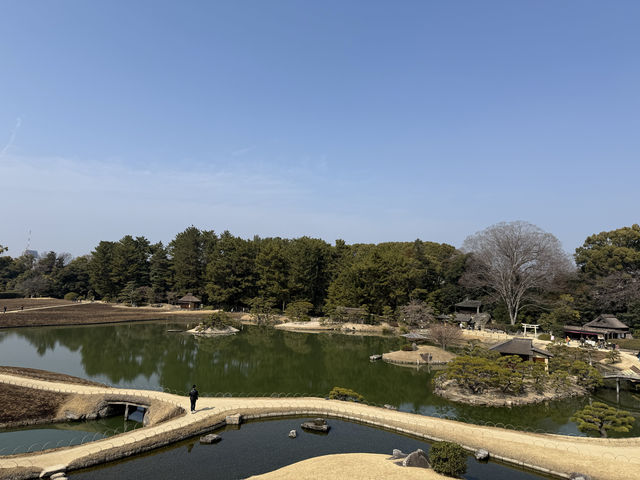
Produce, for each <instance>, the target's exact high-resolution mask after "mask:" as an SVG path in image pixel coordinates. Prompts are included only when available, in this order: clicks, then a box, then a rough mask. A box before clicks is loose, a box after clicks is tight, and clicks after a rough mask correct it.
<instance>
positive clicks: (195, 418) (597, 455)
mask: <svg viewBox="0 0 640 480" xmlns="http://www.w3.org/2000/svg"><path fill="white" fill-rule="evenodd" d="M0 382H2V383H8V384H11V385H22V386H29V387H30V388H35V389H38V390H45V391H59V390H62V391H64V392H65V393H72V394H76V395H79V396H83V395H96V394H108V395H109V396H110V397H111V399H112V400H113V401H117V399H122V398H125V397H130V398H133V399H136V398H137V399H138V400H140V399H142V398H145V399H148V400H150V401H153V400H154V399H155V400H159V401H163V402H166V403H167V404H171V405H173V406H176V407H180V408H183V409H185V410H186V409H187V408H188V402H189V400H188V397H185V396H177V395H173V394H169V393H163V392H158V391H153V390H136V389H117V388H102V387H94V386H87V385H75V384H62V383H56V382H47V381H44V380H33V379H32V378H24V377H17V376H12V375H7V374H0ZM198 406H199V409H198V410H197V411H196V413H195V414H194V415H182V416H180V417H177V418H172V419H170V420H167V421H165V422H163V423H162V424H156V425H154V426H148V427H144V428H140V429H136V430H133V431H130V432H126V433H122V434H119V435H115V436H113V437H109V438H107V439H102V440H97V441H94V442H89V443H86V444H83V445H79V446H74V447H69V448H65V449H61V450H57V451H44V452H39V453H30V454H25V455H22V456H12V457H0V476H2V474H3V473H6V472H7V471H8V469H11V470H15V469H20V470H21V471H22V472H23V473H24V474H25V475H26V474H27V473H26V472H27V470H28V471H29V472H33V471H34V469H37V470H38V471H43V472H44V473H45V474H47V475H50V474H51V473H53V470H54V469H57V470H55V471H66V470H74V469H79V468H84V467H88V466H92V465H97V464H101V463H106V462H109V461H112V460H117V459H120V458H124V457H127V456H130V455H134V454H137V453H142V452H145V451H149V450H153V449H156V448H158V447H161V446H165V445H168V444H171V443H175V442H176V441H179V440H182V439H185V438H188V437H193V436H196V435H199V434H202V433H205V432H207V433H208V432H211V431H213V430H216V429H217V428H220V427H221V426H223V425H225V424H226V423H227V421H226V419H227V417H228V416H230V415H237V414H240V415H241V416H242V417H243V418H244V419H246V420H253V419H263V418H264V419H267V418H277V417H290V416H305V417H306V416H310V417H317V416H322V417H326V418H337V419H343V420H347V421H355V422H359V423H361V424H363V425H367V426H371V427H375V428H383V429H387V430H389V431H392V432H396V433H401V434H406V435H411V436H413V437H415V438H418V439H423V440H424V441H427V442H432V441H440V440H446V441H451V442H456V443H459V444H460V445H462V446H463V447H464V448H465V449H466V450H467V451H470V452H473V451H475V450H477V449H479V448H483V449H486V450H488V451H489V452H490V454H491V457H492V458H493V459H496V460H498V461H502V462H504V463H507V464H510V465H515V466H520V467H524V468H528V469H531V470H533V471H538V472H542V473H543V474H546V475H551V476H555V477H560V478H568V477H569V474H570V473H571V472H575V471H578V472H580V471H582V472H588V473H589V474H590V475H592V476H593V477H594V478H599V479H601V480H603V479H609V480H633V479H634V478H635V473H636V471H637V469H640V455H638V451H640V450H639V449H640V438H638V437H633V438H625V439H611V438H610V439H600V438H590V437H573V436H566V435H559V434H542V433H531V432H525V431H516V430H508V429H504V428H498V427H488V426H480V425H474V424H468V423H464V422H460V421H455V420H447V419H442V418H436V417H428V416H424V415H418V414H413V413H408V412H401V411H393V410H388V409H385V408H380V407H373V406H368V405H363V404H359V403H352V402H342V401H338V400H325V399H322V398H315V397H297V398H226V397H220V398H217V397H202V398H201V399H200V400H199V404H198ZM570 451H575V452H580V453H581V454H580V456H579V457H577V456H571V455H567V452H570ZM609 455H611V456H612V458H616V457H617V456H622V457H623V458H625V459H627V460H628V462H627V464H628V467H629V468H627V469H611V468H610V466H609V465H607V464H605V463H603V462H602V458H603V456H609ZM634 465H635V467H634ZM362 468H366V466H363V467H362ZM403 472H404V470H403ZM16 478H20V477H16ZM21 478H34V476H31V477H28V476H23V477H21Z"/></svg>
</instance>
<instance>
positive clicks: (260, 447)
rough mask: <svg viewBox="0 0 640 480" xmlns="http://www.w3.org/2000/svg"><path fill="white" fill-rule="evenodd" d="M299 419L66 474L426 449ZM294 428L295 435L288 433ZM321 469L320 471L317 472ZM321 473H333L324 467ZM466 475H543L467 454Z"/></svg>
mask: <svg viewBox="0 0 640 480" xmlns="http://www.w3.org/2000/svg"><path fill="white" fill-rule="evenodd" d="M304 420H305V419H301V418H287V419H281V420H270V421H261V422H251V423H248V424H245V425H242V427H241V428H240V429H239V430H238V429H236V428H232V427H227V428H226V429H224V430H222V431H218V432H216V433H218V434H219V435H221V436H222V441H221V442H220V443H218V444H215V445H201V444H200V443H199V442H198V439H197V438H193V439H190V440H187V441H184V442H180V443H178V444H174V445H172V446H171V447H168V448H163V449H160V450H156V451H153V452H150V453H148V454H146V455H140V456H137V457H135V458H132V459H127V460H124V461H120V462H114V463H110V464H108V465H105V466H102V467H98V468H92V469H87V470H84V471H79V472H77V473H72V474H71V475H70V476H69V478H71V479H72V480H109V479H112V478H118V479H119V480H128V479H131V480H155V479H169V478H189V479H191V480H208V479H210V478H217V479H220V480H226V479H239V478H247V477H249V476H251V475H258V474H261V473H266V472H270V471H272V470H276V469H278V468H281V467H284V466H286V465H290V464H292V463H295V462H299V461H301V460H305V459H307V458H311V457H317V456H320V455H329V454H335V453H383V454H387V455H390V454H391V452H392V451H393V449H394V448H399V449H400V450H402V451H403V452H412V451H414V450H416V449H418V448H422V449H423V450H425V451H428V450H429V444H427V443H424V442H421V441H420V440H417V439H415V438H411V437H407V436H403V435H397V434H394V433H390V432H387V431H384V430H380V429H375V428H370V427H366V426H364V425H360V424H357V423H351V422H344V421H340V420H333V419H331V420H329V424H330V425H331V430H330V432H329V434H328V435H319V434H314V433H308V432H305V431H303V430H301V429H300V423H301V422H302V421H304ZM293 429H296V430H297V432H298V437H297V438H295V439H291V438H289V437H288V435H287V434H288V432H289V431H290V430H293ZM318 473H319V474H322V473H323V472H318ZM324 473H325V477H326V478H334V477H333V476H332V475H331V472H324ZM464 478H466V479H469V480H534V479H544V478H547V477H544V476H540V475H538V474H534V473H531V472H525V471H522V470H518V469H515V468H511V467H507V466H505V465H501V464H499V463H494V462H489V463H481V462H477V461H476V460H475V459H474V458H473V457H471V456H469V457H467V473H466V474H465V475H464Z"/></svg>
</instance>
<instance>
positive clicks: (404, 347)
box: [402, 344, 413, 352]
mask: <svg viewBox="0 0 640 480" xmlns="http://www.w3.org/2000/svg"><path fill="white" fill-rule="evenodd" d="M402 351H403V352H413V345H410V344H406V345H402Z"/></svg>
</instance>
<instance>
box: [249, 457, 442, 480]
mask: <svg viewBox="0 0 640 480" xmlns="http://www.w3.org/2000/svg"><path fill="white" fill-rule="evenodd" d="M326 472H331V476H332V477H333V478H349V479H351V480H369V479H372V478H384V479H385V480H387V479H389V480H405V479H406V480H445V479H450V478H451V477H445V476H444V475H440V474H438V473H436V472H434V471H433V470H430V469H424V468H415V467H413V468H412V467H401V466H398V465H396V464H395V463H394V462H392V461H391V460H389V456H388V455H381V454H376V453H345V454H338V455H324V456H322V457H315V458H310V459H308V460H303V461H301V462H298V463H294V464H292V465H288V466H286V467H283V468H280V469H278V470H274V471H273V472H269V473H264V474H262V475H255V476H253V477H249V478H248V479H247V480H299V479H302V478H304V479H310V478H326Z"/></svg>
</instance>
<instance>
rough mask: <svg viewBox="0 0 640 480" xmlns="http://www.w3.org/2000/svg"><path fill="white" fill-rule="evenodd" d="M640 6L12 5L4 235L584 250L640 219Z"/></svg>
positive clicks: (9, 1)
mask: <svg viewBox="0 0 640 480" xmlns="http://www.w3.org/2000/svg"><path fill="white" fill-rule="evenodd" d="M638 24H640V3H639V2H637V1H631V0H630V1H624V0H616V1H613V2H602V1H598V2H595V1H587V0H579V1H578V0H576V1H561V2H558V1H555V0H553V1H540V0H539V1H512V0H509V1H483V2H477V1H440V2H436V1H423V0H420V1H408V0H404V1H400V2H397V1H390V0H389V1H372V0H366V1H355V0H354V1H349V2H345V1H321V2H320V1H313V2H312V1H303V0H298V1H284V0H275V1H268V2H265V1H262V0H256V1H243V0H234V1H227V2H210V1H202V2H200V1H190V2H178V1H173V2H166V1H158V0H149V1H137V0H133V1H131V0H129V1H108V2H107V1H103V2H87V1H84V0H78V1H71V0H58V1H55V2H51V1H44V0H42V1H36V0H27V1H25V0H0V69H1V70H0V72H1V75H0V202H1V203H0V204H1V205H2V206H3V209H2V210H3V213H2V216H1V217H0V218H1V219H2V223H1V224H0V225H1V226H0V244H3V245H7V246H8V247H9V248H10V251H9V254H10V255H13V256H17V255H19V254H20V253H21V252H22V250H23V249H24V248H25V246H26V244H27V238H28V231H29V230H31V231H32V239H31V247H32V248H34V249H37V250H41V251H42V250H55V251H60V252H62V251H67V252H70V253H72V254H74V255H82V254H85V253H88V252H90V251H91V250H92V249H93V248H94V247H95V245H96V244H97V243H98V242H99V241H100V240H118V239H119V238H121V237H122V236H124V235H126V234H132V235H144V236H146V237H147V238H149V239H150V240H151V241H160V240H161V241H163V242H166V241H169V240H171V238H173V236H174V235H175V234H176V233H178V232H180V231H182V230H183V229H184V228H186V227H188V226H189V225H192V224H193V225H195V226H197V227H199V228H203V229H213V230H215V231H218V232H222V231H223V230H227V229H228V230H230V231H231V232H232V233H234V234H236V235H240V236H243V237H251V236H253V235H254V234H258V235H260V236H282V237H289V238H293V237H297V236H302V235H309V236H314V237H320V238H323V239H325V240H327V241H329V242H333V241H334V240H335V239H336V238H343V239H344V240H346V241H347V242H348V243H356V242H376V243H377V242H382V241H411V240H414V239H416V238H421V239H423V240H431V241H437V242H447V243H451V244H453V245H456V246H460V245H461V244H462V242H463V240H464V238H465V237H466V236H468V235H470V234H473V233H474V232H476V231H479V230H482V229H483V228H485V227H487V226H489V225H491V224H494V223H496V222H500V221H510V220H526V221H529V222H531V223H534V224H536V225H538V226H540V227H541V228H543V229H544V230H547V231H549V232H551V233H554V234H555V235H556V236H557V237H558V238H559V239H560V240H561V241H562V243H563V245H564V247H565V249H566V250H568V251H573V250H574V249H575V248H576V247H577V246H579V245H580V244H581V243H582V242H583V241H584V239H585V238H586V236H587V235H589V234H592V233H595V232H599V231H602V230H609V229H614V228H618V227H622V226H625V225H630V224H632V223H637V222H638V221H639V220H640V219H639V216H638V204H639V203H640V202H639V200H640V194H639V193H638V187H637V184H638V177H639V174H640V162H639V161H638V160H639V159H638V153H639V152H640V56H639V55H638V51H640V29H638V28H637V26H638Z"/></svg>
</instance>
